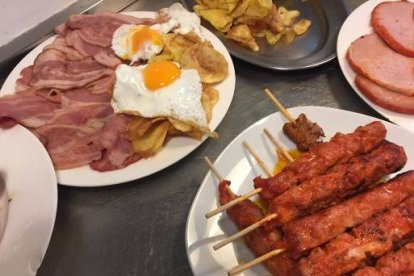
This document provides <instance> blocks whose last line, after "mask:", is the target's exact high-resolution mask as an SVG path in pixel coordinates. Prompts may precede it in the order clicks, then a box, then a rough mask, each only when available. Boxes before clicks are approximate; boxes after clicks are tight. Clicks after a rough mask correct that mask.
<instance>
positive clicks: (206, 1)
mask: <svg viewBox="0 0 414 276" xmlns="http://www.w3.org/2000/svg"><path fill="white" fill-rule="evenodd" d="M239 1H240V0H196V2H197V3H198V4H200V5H202V6H205V7H207V8H210V9H224V10H226V11H227V12H231V11H232V10H233V9H234V8H235V7H236V5H237V3H238V2H239Z"/></svg>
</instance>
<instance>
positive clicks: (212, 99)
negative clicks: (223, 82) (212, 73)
mask: <svg viewBox="0 0 414 276" xmlns="http://www.w3.org/2000/svg"><path fill="white" fill-rule="evenodd" d="M218 100H219V93H218V91H217V90H216V89H215V88H214V87H212V86H211V85H203V94H202V95H201V104H202V106H203V109H204V112H205V113H206V117H207V122H210V121H211V118H212V116H213V108H214V106H215V105H216V103H217V102H218Z"/></svg>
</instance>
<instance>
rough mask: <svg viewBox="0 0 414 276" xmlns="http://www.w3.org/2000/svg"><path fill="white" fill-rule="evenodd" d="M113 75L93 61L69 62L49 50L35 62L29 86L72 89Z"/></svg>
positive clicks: (56, 52)
mask: <svg viewBox="0 0 414 276" xmlns="http://www.w3.org/2000/svg"><path fill="white" fill-rule="evenodd" d="M111 74H113V70H110V69H108V68H106V67H104V66H102V65H100V64H99V63H98V62H96V61H94V60H82V61H70V60H68V59H67V58H66V56H65V54H63V53H62V52H60V51H57V50H54V49H49V50H46V51H44V52H42V53H41V54H40V55H39V56H38V57H37V58H36V60H35V64H34V67H33V75H32V80H31V82H30V85H31V86H32V87H35V88H37V89H41V88H57V89H62V90H65V89H73V88H78V87H82V86H85V85H87V84H89V83H91V82H93V81H95V80H98V79H99V78H101V77H103V76H105V75H111Z"/></svg>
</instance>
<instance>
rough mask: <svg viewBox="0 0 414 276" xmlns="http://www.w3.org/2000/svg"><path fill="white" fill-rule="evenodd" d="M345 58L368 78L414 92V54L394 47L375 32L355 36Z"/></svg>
mask: <svg viewBox="0 0 414 276" xmlns="http://www.w3.org/2000/svg"><path fill="white" fill-rule="evenodd" d="M347 58H348V61H349V63H350V64H351V66H352V68H353V69H354V70H355V71H356V72H357V73H359V74H361V75H363V76H364V77H366V78H368V79H370V80H371V81H373V82H375V83H377V84H379V85H381V86H383V87H385V88H388V89H390V90H393V91H396V92H400V93H403V94H405V95H414V69H413V68H414V58H410V57H407V56H404V55H401V54H399V53H397V52H395V51H393V50H392V49H391V48H390V47H388V45H387V44H386V43H385V42H384V41H383V40H382V39H381V38H380V37H379V36H378V35H377V34H375V33H374V34H369V35H365V36H362V37H360V38H358V39H357V40H355V41H354V42H353V43H352V44H351V46H350V47H349V49H348V54H347Z"/></svg>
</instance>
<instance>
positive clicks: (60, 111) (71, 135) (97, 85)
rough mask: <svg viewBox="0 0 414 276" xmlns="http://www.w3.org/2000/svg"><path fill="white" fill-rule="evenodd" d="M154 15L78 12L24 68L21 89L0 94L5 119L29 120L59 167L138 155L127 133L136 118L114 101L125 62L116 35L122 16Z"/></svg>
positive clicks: (107, 163)
mask: <svg viewBox="0 0 414 276" xmlns="http://www.w3.org/2000/svg"><path fill="white" fill-rule="evenodd" d="M153 23H154V20H152V19H139V18H135V17H131V16H126V15H120V14H116V13H109V12H105V13H100V14H95V15H73V16H71V17H70V18H69V20H68V21H67V22H66V23H65V24H63V25H60V26H58V27H57V28H56V29H55V31H56V33H57V34H58V35H57V37H56V39H55V40H54V42H53V43H52V44H51V45H49V46H47V47H45V48H44V50H43V52H42V53H41V54H39V56H38V57H37V58H36V60H35V61H34V64H33V65H32V66H29V67H26V68H25V69H23V70H22V72H21V77H20V79H19V80H18V81H17V83H16V92H15V94H13V95H7V96H3V97H1V98H0V127H2V128H9V127H12V126H13V125H15V124H16V123H18V124H21V125H23V126H25V127H27V128H28V129H29V130H31V132H32V133H34V134H35V135H36V136H37V137H38V138H39V139H40V140H41V141H42V142H43V144H44V145H45V147H46V149H47V150H48V152H49V155H50V156H51V159H52V161H53V163H54V166H55V169H58V170H59V169H70V168H75V167H80V166H84V165H88V164H89V165H90V167H91V168H92V169H95V170H98V171H109V170H115V169H119V168H123V167H125V166H127V165H129V164H131V163H133V162H135V161H137V160H138V159H139V158H140V157H139V156H137V154H135V153H134V151H133V148H132V146H131V142H130V141H129V140H127V139H126V135H125V134H126V128H127V125H128V122H129V121H130V120H132V118H131V117H129V116H127V115H117V114H114V112H113V109H112V107H111V104H110V100H111V95H112V88H113V85H114V82H115V74H114V68H115V67H116V66H117V65H118V64H120V63H121V60H120V59H118V58H117V57H116V56H115V54H114V52H113V51H112V49H111V41H112V34H113V32H114V31H115V30H116V29H117V28H118V27H119V26H121V25H122V24H153Z"/></svg>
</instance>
